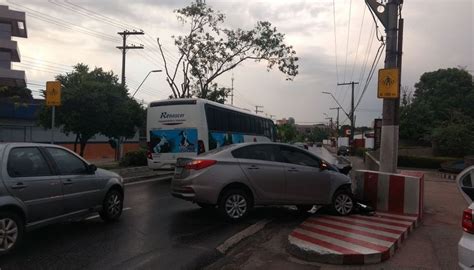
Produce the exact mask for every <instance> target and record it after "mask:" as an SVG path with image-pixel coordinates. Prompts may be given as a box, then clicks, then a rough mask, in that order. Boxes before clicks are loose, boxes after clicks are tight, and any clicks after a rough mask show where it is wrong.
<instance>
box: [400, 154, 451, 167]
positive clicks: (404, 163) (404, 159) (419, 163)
mask: <svg viewBox="0 0 474 270" xmlns="http://www.w3.org/2000/svg"><path fill="white" fill-rule="evenodd" d="M454 160H456V159H455V158H449V157H421V156H398V166H400V167H411V168H425V169H439V168H441V163H443V162H447V161H454Z"/></svg>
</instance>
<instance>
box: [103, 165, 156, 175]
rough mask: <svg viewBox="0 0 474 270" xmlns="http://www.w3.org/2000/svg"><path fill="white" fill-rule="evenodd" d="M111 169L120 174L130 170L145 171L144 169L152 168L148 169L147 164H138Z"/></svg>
mask: <svg viewBox="0 0 474 270" xmlns="http://www.w3.org/2000/svg"><path fill="white" fill-rule="evenodd" d="M111 171H113V172H115V173H118V174H120V175H121V174H126V173H132V172H146V171H152V170H150V168H148V166H140V167H129V168H120V169H111Z"/></svg>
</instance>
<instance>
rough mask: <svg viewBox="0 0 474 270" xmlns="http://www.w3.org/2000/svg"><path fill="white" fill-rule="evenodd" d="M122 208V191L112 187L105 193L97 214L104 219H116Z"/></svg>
mask: <svg viewBox="0 0 474 270" xmlns="http://www.w3.org/2000/svg"><path fill="white" fill-rule="evenodd" d="M122 209H123V195H122V192H120V191H119V190H117V189H112V190H110V191H109V192H108V193H107V195H105V199H104V202H103V204H102V210H101V211H100V212H99V214H100V217H101V218H102V219H103V220H104V221H108V222H109V221H116V220H118V219H119V218H120V215H121V214H122Z"/></svg>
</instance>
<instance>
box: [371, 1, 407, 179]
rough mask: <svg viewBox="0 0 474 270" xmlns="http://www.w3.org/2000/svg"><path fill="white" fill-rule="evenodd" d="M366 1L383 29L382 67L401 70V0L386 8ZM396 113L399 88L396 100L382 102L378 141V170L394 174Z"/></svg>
mask: <svg viewBox="0 0 474 270" xmlns="http://www.w3.org/2000/svg"><path fill="white" fill-rule="evenodd" d="M366 2H367V4H368V5H369V8H370V9H371V10H372V11H373V13H375V15H376V16H377V18H378V19H379V21H380V22H381V23H382V24H383V26H384V27H385V33H386V35H387V37H386V49H385V68H399V69H401V66H402V60H401V55H402V48H403V44H402V43H403V19H401V18H400V19H399V8H400V5H401V4H403V0H388V1H387V3H386V4H385V5H383V4H380V3H378V2H377V1H376V0H366ZM378 10H380V11H382V12H379V11H378ZM399 32H400V33H399ZM400 74H401V70H400ZM400 78H401V76H399V80H400ZM399 82H400V81H399ZM399 110H400V88H399V89H398V98H391V99H388V98H384V100H383V117H382V138H381V142H380V171H383V172H392V173H395V172H397V165H398V164H397V159H398V136H399V123H400V112H399Z"/></svg>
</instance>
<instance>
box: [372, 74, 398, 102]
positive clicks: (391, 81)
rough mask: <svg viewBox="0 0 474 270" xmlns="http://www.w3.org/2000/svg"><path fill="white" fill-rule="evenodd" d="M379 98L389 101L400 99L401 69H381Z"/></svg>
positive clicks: (378, 88)
mask: <svg viewBox="0 0 474 270" xmlns="http://www.w3.org/2000/svg"><path fill="white" fill-rule="evenodd" d="M377 97H378V98H389V99H395V98H399V97H400V69H398V68H386V69H379V81H378V87H377Z"/></svg>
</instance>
